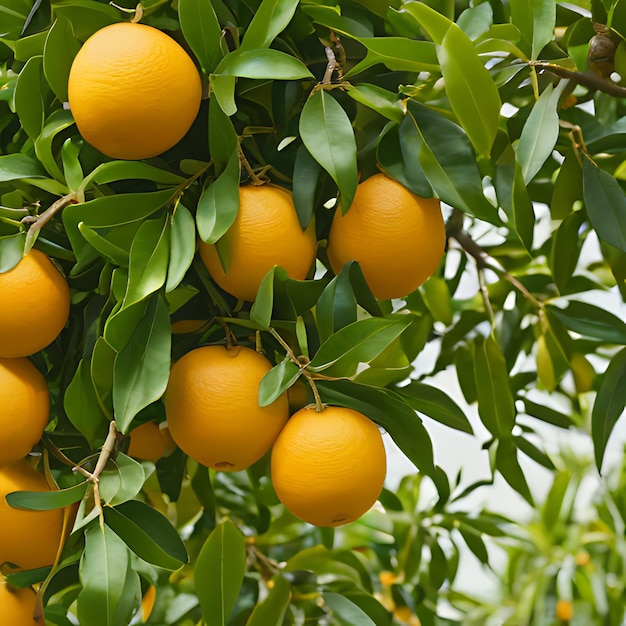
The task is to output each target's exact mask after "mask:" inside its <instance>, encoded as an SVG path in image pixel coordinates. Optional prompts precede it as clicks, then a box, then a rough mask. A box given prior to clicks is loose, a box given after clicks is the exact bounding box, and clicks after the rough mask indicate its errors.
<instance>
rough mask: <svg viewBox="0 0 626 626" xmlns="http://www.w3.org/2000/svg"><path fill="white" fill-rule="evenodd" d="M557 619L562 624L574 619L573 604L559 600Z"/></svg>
mask: <svg viewBox="0 0 626 626" xmlns="http://www.w3.org/2000/svg"><path fill="white" fill-rule="evenodd" d="M555 612H556V618H557V619H558V620H561V621H562V622H569V621H570V620H571V619H572V617H574V609H573V608H572V603H571V602H569V601H568V600H559V601H558V602H557V603H556V611H555Z"/></svg>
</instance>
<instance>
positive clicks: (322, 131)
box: [300, 89, 359, 213]
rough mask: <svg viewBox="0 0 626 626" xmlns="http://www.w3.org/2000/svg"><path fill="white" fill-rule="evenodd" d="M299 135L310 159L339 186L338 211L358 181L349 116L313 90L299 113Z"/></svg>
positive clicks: (324, 94)
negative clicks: (339, 200)
mask: <svg viewBox="0 0 626 626" xmlns="http://www.w3.org/2000/svg"><path fill="white" fill-rule="evenodd" d="M300 136H301V137H302V142H303V143H304V145H305V146H306V149H307V150H308V151H309V152H310V153H311V155H312V156H313V158H314V159H315V160H316V161H317V162H318V163H319V164H320V165H321V166H322V167H323V168H324V169H325V170H326V171H327V172H328V173H329V174H330V176H331V178H332V179H333V180H334V181H335V183H336V184H337V187H339V192H340V194H341V210H342V211H343V212H344V213H345V212H346V211H347V210H348V209H349V208H350V205H351V204H352V200H353V198H354V194H355V193H356V188H357V184H358V182H359V181H358V170H357V161H356V153H357V150H356V140H355V137H354V131H353V129H352V123H351V122H350V118H349V117H348V115H347V114H346V112H345V111H344V110H343V108H342V107H341V105H340V104H339V103H338V102H337V101H336V100H335V99H334V98H333V97H332V96H331V95H329V94H328V93H327V92H326V91H324V90H323V89H319V90H317V91H315V92H314V93H313V94H312V95H311V96H310V97H309V99H308V100H307V101H306V104H305V105H304V107H303V108H302V112H301V114H300Z"/></svg>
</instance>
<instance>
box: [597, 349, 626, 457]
mask: <svg viewBox="0 0 626 626" xmlns="http://www.w3.org/2000/svg"><path fill="white" fill-rule="evenodd" d="M625 407H626V348H623V349H622V350H620V351H619V352H618V353H617V354H616V355H615V356H614V357H613V358H612V359H611V362H610V363H609V366H608V367H607V369H606V372H605V373H604V376H603V378H602V383H601V384H600V388H599V389H598V395H597V396H596V399H595V402H594V403H593V409H592V411H591V436H592V438H593V445H594V450H595V458H596V465H597V466H598V469H601V468H602V461H603V459H604V453H605V451H606V446H607V443H608V441H609V437H610V436H611V433H612V432H613V429H614V428H615V424H616V423H617V420H618V419H619V418H620V417H621V416H622V415H623V413H624V408H625Z"/></svg>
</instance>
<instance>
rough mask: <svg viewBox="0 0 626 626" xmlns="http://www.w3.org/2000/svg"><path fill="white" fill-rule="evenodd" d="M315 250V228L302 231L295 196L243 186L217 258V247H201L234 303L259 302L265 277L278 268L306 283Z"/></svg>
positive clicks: (211, 270) (267, 187)
mask: <svg viewBox="0 0 626 626" xmlns="http://www.w3.org/2000/svg"><path fill="white" fill-rule="evenodd" d="M316 248H317V242H316V240H315V226H314V224H313V223H312V222H311V224H309V226H308V227H307V229H306V230H305V231H303V230H302V228H301V227H300V223H299V222H298V216H297V214H296V209H295V207H294V205H293V200H292V198H291V193H289V192H288V191H287V190H285V189H283V188H282V187H276V186H274V185H263V186H261V187H255V186H254V185H248V186H245V187H240V189H239V212H238V214H237V218H236V219H235V221H234V223H233V224H232V226H231V227H230V228H229V229H228V231H227V232H226V234H225V235H224V236H223V237H222V239H221V240H220V242H219V249H220V252H219V254H218V251H217V248H216V246H215V245H213V244H206V243H204V242H203V241H201V242H200V244H199V250H200V256H201V257H202V260H203V261H204V264H205V265H206V267H207V269H208V270H209V273H210V274H211V276H212V277H213V280H215V282H216V283H217V284H218V285H219V286H220V287H221V288H222V289H224V291H227V292H228V293H230V294H232V295H233V296H235V297H236V298H240V299H242V300H250V301H252V300H254V299H255V298H256V294H257V290H258V288H259V285H260V284H261V281H262V280H263V277H264V276H265V275H266V274H267V272H269V271H270V270H271V269H272V268H273V267H274V266H276V265H279V266H280V267H282V268H283V269H285V270H286V271H287V274H289V277H290V278H293V279H295V280H304V279H305V278H306V275H307V273H308V271H309V269H310V268H311V265H312V264H313V261H314V260H315V252H316ZM220 254H222V255H223V256H224V260H225V266H226V268H227V270H226V272H224V267H223V266H222V262H221V260H220V256H219V255H220Z"/></svg>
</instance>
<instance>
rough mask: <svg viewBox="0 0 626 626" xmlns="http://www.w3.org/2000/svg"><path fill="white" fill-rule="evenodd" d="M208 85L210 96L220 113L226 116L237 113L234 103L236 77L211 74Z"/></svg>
mask: <svg viewBox="0 0 626 626" xmlns="http://www.w3.org/2000/svg"><path fill="white" fill-rule="evenodd" d="M209 85H210V87H211V95H212V97H214V98H215V99H216V100H217V103H218V104H219V106H220V108H221V109H222V111H224V113H225V114H226V115H234V114H235V113H237V104H236V102H235V87H236V85H237V77H236V76H223V75H219V74H211V75H210V76H209Z"/></svg>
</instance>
